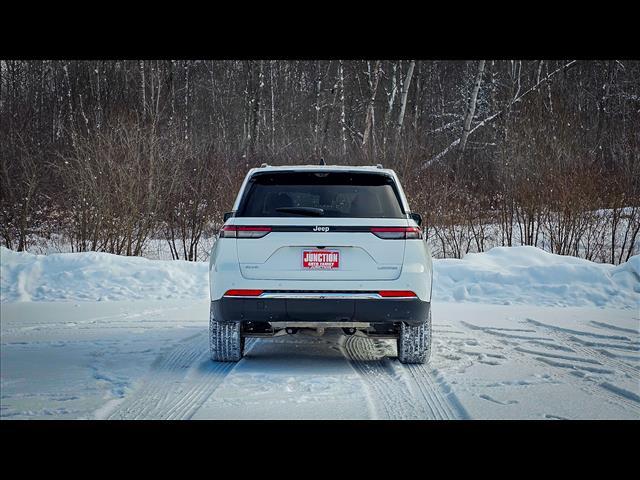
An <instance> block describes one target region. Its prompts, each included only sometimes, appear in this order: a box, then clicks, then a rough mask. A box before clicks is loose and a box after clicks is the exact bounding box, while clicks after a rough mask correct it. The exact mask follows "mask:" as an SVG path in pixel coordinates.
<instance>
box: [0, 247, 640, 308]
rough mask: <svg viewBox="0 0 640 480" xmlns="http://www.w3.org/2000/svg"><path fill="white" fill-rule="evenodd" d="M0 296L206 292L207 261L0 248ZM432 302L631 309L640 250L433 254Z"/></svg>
mask: <svg viewBox="0 0 640 480" xmlns="http://www.w3.org/2000/svg"><path fill="white" fill-rule="evenodd" d="M0 257H1V264H0V269H1V270H0V282H1V283H0V287H1V289H2V293H1V296H0V301H2V302H16V301H23V302H24V301H36V302H40V301H104V300H169V299H185V300H186V299H193V300H205V299H207V298H208V295H209V293H208V284H209V283H208V282H209V280H208V263H207V262H186V261H172V260H148V259H145V258H140V257H122V256H118V255H111V254H108V253H96V252H90V253H58V254H51V255H33V254H30V253H25V252H20V253H19V252H14V251H11V250H8V249H6V248H4V247H0ZM433 296H434V300H435V301H457V302H459V301H467V302H480V303H493V304H506V305H509V304H531V305H546V306H597V307H615V308H638V306H639V305H640V255H636V256H634V257H631V259H630V260H629V261H628V262H626V263H624V264H622V265H619V266H613V265H609V264H601V263H594V262H590V261H588V260H583V259H579V258H575V257H568V256H562V255H554V254H551V253H547V252H545V251H543V250H540V249H539V248H535V247H525V246H523V247H495V248H492V249H491V250H489V251H488V252H485V253H470V254H468V255H466V256H465V257H464V258H463V259H462V260H457V259H436V260H434V287H433Z"/></svg>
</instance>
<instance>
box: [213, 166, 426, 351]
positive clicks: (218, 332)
mask: <svg viewBox="0 0 640 480" xmlns="http://www.w3.org/2000/svg"><path fill="white" fill-rule="evenodd" d="M420 223H421V219H420V215H418V214H415V213H412V212H411V211H410V209H409V205H408V203H407V200H406V197H405V195H404V192H403V190H402V187H401V185H400V183H399V181H398V178H397V176H396V174H395V172H394V171H393V170H389V169H383V168H381V167H380V166H378V167H343V166H287V167H269V166H263V167H261V168H254V169H251V170H250V171H249V173H248V174H247V176H246V178H245V180H244V182H243V184H242V186H241V188H240V191H239V193H238V196H237V198H236V200H235V203H234V206H233V211H232V212H230V213H228V214H225V224H224V226H223V227H222V229H221V230H220V233H219V235H218V239H217V241H216V243H215V245H214V247H213V249H212V250H211V256H210V262H209V285H210V294H211V309H210V326H209V333H210V350H211V358H212V359H213V360H215V361H238V360H240V358H242V355H243V350H244V340H245V338H247V337H272V336H278V335H286V334H295V333H297V332H298V331H299V330H300V329H313V330H316V331H318V332H320V333H322V332H324V331H325V330H326V329H330V328H339V329H342V331H343V332H344V333H345V334H347V335H366V336H370V337H381V338H394V339H397V345H398V358H399V360H400V361H401V362H403V363H424V362H426V361H427V360H428V358H429V354H430V348H431V284H432V277H433V273H432V262H431V254H430V251H429V247H428V245H427V243H426V241H425V239H424V238H423V232H422V230H421V228H420Z"/></svg>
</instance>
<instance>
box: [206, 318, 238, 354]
mask: <svg viewBox="0 0 640 480" xmlns="http://www.w3.org/2000/svg"><path fill="white" fill-rule="evenodd" d="M240 330H241V324H240V322H219V321H217V320H216V319H215V318H213V308H211V309H210V312H209V351H210V353H211V360H213V361H215V362H237V361H238V360H240V359H241V358H242V355H243V354H244V337H243V336H242V334H241V332H240Z"/></svg>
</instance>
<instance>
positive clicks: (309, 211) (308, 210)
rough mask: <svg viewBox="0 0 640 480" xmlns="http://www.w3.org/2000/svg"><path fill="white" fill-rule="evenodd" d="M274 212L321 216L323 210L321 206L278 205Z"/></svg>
mask: <svg viewBox="0 0 640 480" xmlns="http://www.w3.org/2000/svg"><path fill="white" fill-rule="evenodd" d="M276 212H282V213H294V214H297V215H308V216H310V217H321V216H323V215H324V210H323V209H322V208H314V207H278V208H276Z"/></svg>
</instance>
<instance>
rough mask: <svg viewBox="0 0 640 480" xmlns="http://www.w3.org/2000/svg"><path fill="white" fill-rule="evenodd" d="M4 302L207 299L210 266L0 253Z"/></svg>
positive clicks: (114, 257) (96, 256) (79, 255)
mask: <svg viewBox="0 0 640 480" xmlns="http://www.w3.org/2000/svg"><path fill="white" fill-rule="evenodd" d="M0 257H1V258H0V288H1V290H2V291H1V294H0V301H2V302H15V301H37V302H39V301H59V300H67V301H77V300H98V301H100V300H142V299H145V300H165V299H203V298H207V297H208V295H209V280H208V278H207V271H208V264H207V263H204V262H187V261H180V260H175V261H172V260H148V259H146V258H141V257H123V256H120V255H112V254H109V253H98V252H88V253H57V254H52V255H33V254H30V253H25V252H14V251H12V250H8V249H7V248H5V247H0Z"/></svg>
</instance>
